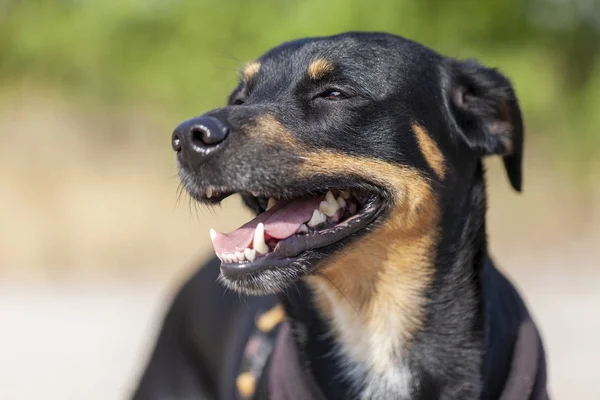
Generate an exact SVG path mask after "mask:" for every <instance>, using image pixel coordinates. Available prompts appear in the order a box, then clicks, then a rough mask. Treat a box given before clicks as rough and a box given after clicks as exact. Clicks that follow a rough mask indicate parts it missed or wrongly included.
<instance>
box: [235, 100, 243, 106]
mask: <svg viewBox="0 0 600 400" xmlns="http://www.w3.org/2000/svg"><path fill="white" fill-rule="evenodd" d="M244 103H245V101H244V100H242V99H235V100H234V102H233V105H234V106H241V105H242V104H244Z"/></svg>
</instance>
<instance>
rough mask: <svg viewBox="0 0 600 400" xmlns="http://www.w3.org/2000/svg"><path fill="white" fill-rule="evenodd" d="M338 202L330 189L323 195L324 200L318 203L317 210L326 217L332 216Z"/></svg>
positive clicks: (337, 206)
mask: <svg viewBox="0 0 600 400" xmlns="http://www.w3.org/2000/svg"><path fill="white" fill-rule="evenodd" d="M338 208H339V204H338V202H337V200H336V199H335V197H334V196H333V193H331V191H329V192H327V194H326V195H325V201H322V202H321V203H320V204H319V210H321V212H322V213H323V214H325V215H327V216H328V217H332V216H333V215H334V214H335V213H336V212H337V210H338Z"/></svg>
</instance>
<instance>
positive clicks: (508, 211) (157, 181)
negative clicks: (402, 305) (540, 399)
mask: <svg viewBox="0 0 600 400" xmlns="http://www.w3.org/2000/svg"><path fill="white" fill-rule="evenodd" d="M1 110H2V112H1V113H0V131H2V132H5V133H9V134H7V135H0V180H1V181H2V186H0V203H1V204H2V207H0V222H1V223H0V246H1V247H0V278H1V279H0V282H1V283H0V326H2V329H1V330H0V354H2V357H1V358H0V398H1V399H38V398H44V399H57V400H58V399H60V400H69V399H80V398H86V399H121V398H125V397H126V394H127V393H129V390H130V388H131V385H132V384H133V382H134V378H135V377H136V376H137V374H138V373H139V371H140V368H141V367H142V363H143V361H144V360H145V358H146V356H147V353H146V352H147V350H148V346H149V345H150V344H151V343H152V341H153V339H154V335H155V332H156V328H157V324H158V323H159V321H160V317H161V315H162V312H163V311H164V309H165V307H166V304H167V302H168V300H169V298H170V296H171V295H172V293H173V291H174V290H175V288H176V286H177V285H178V284H179V282H181V280H183V279H184V278H185V276H186V275H187V274H188V273H189V272H190V271H191V270H192V268H193V267H194V265H197V263H198V260H201V259H202V258H203V257H205V256H206V255H207V254H209V253H208V243H209V242H208V228H209V227H211V226H214V227H216V228H217V229H222V230H227V229H230V228H233V227H234V226H236V225H239V224H240V223H241V222H242V221H243V219H244V215H245V212H244V211H241V210H240V208H239V200H238V199H235V198H233V199H229V200H227V201H226V204H225V205H224V207H223V208H222V209H215V210H214V211H213V212H209V211H206V210H196V209H195V208H194V207H193V206H190V205H189V203H188V200H187V197H185V196H183V197H182V198H181V200H180V201H179V203H178V201H177V195H176V188H177V180H176V179H175V177H174V175H175V169H174V167H173V162H172V157H171V154H170V149H169V143H168V136H169V135H168V134H165V132H169V131H170V126H167V125H166V124H164V123H163V124H159V123H154V122H153V118H152V115H151V114H148V113H147V111H140V113H139V115H138V114H136V113H133V114H131V115H127V116H119V115H116V116H115V115H112V116H110V117H106V116H105V115H95V114H94V113H93V112H90V113H88V114H86V113H82V112H81V111H80V110H78V111H77V113H73V112H72V111H71V108H70V106H69V105H67V104H62V103H60V102H58V101H56V99H53V98H38V97H36V98H20V99H17V101H14V102H12V103H10V104H5V105H4V107H2V108H1ZM175 122H176V121H173V124H175ZM95 131H108V132H114V138H113V139H112V141H102V142H94V141H93V140H90V138H93V137H95V135H94V134H93V133H94V132H95ZM120 132H123V133H124V135H125V136H126V137H127V138H128V139H127V140H123V139H121V138H120V136H119V133H120ZM82 133H85V136H84V137H85V138H86V139H85V140H82ZM544 154H545V152H544V148H543V147H539V145H538V144H537V143H536V142H533V141H530V142H528V148H527V158H526V160H527V162H526V178H525V186H524V188H525V192H524V194H523V195H520V196H518V195H516V194H514V193H513V192H512V191H511V189H510V188H509V186H508V184H507V182H506V179H505V177H504V175H503V171H502V170H501V168H500V167H499V165H500V164H499V162H498V161H492V160H491V161H490V163H489V164H490V171H489V180H490V182H491V184H490V218H489V221H490V241H491V243H492V251H493V252H494V254H495V255H496V258H497V260H498V261H499V264H500V265H501V266H502V268H503V269H504V270H506V271H508V273H509V275H510V276H511V277H512V278H513V279H514V281H516V283H517V285H518V286H519V287H520V288H521V289H522V293H524V295H525V297H526V299H527V300H528V302H529V304H530V307H531V309H532V312H533V315H534V317H535V318H536V319H537V321H538V323H539V324H540V327H541V330H542V334H543V336H544V339H545V341H546V346H547V351H548V360H549V373H550V385H551V389H552V392H553V394H554V398H557V399H562V398H565V399H593V398H596V397H597V393H598V391H599V390H600V383H599V382H598V380H597V378H596V376H595V375H596V373H595V365H596V360H597V359H598V356H600V351H599V350H598V346H597V340H596V336H597V334H596V332H597V331H598V330H600V320H599V319H598V317H597V314H598V311H597V310H598V309H599V307H600V292H599V291H598V289H597V288H598V287H600V268H599V266H600V262H599V261H598V260H600V250H599V249H598V243H600V215H599V210H600V207H599V206H600V203H599V201H598V200H599V199H600V195H599V194H600V190H599V185H598V182H596V181H592V182H591V183H590V182H588V181H586V182H585V184H584V185H579V184H577V183H576V182H575V181H574V180H573V179H570V178H569V177H568V176H567V175H565V172H563V171H562V169H561V167H560V165H557V164H555V163H554V162H553V161H552V159H549V158H548V157H544ZM590 175H591V176H600V175H598V174H593V173H592V174H590Z"/></svg>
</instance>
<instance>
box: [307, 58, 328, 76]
mask: <svg viewBox="0 0 600 400" xmlns="http://www.w3.org/2000/svg"><path fill="white" fill-rule="evenodd" d="M333 69H334V65H333V63H331V62H330V61H327V60H324V59H322V58H318V59H316V60H315V61H313V62H312V63H311V64H310V65H309V66H308V76H309V77H310V78H311V79H319V78H322V77H324V76H325V75H326V74H328V73H330V72H332V71H333Z"/></svg>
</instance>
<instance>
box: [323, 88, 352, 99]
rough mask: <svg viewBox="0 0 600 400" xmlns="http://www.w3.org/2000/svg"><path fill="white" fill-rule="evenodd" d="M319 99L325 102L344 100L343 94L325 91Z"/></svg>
mask: <svg viewBox="0 0 600 400" xmlns="http://www.w3.org/2000/svg"><path fill="white" fill-rule="evenodd" d="M319 97H321V98H323V99H325V100H342V99H344V98H346V96H345V95H344V93H342V92H340V91H339V90H326V91H324V92H323V93H321V94H320V95H319Z"/></svg>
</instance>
